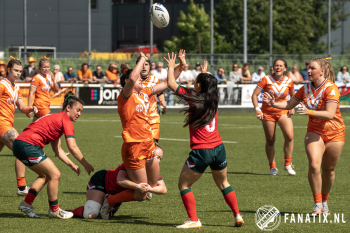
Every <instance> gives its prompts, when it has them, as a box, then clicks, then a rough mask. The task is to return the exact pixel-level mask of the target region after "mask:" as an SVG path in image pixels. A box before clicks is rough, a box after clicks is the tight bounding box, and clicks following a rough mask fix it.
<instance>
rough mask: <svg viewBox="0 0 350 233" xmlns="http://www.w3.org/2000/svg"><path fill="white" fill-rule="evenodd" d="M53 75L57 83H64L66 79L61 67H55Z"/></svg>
mask: <svg viewBox="0 0 350 233" xmlns="http://www.w3.org/2000/svg"><path fill="white" fill-rule="evenodd" d="M53 75H55V81H56V82H58V83H59V82H62V81H64V77H63V74H62V72H60V66H59V65H54V66H53Z"/></svg>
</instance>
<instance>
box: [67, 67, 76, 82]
mask: <svg viewBox="0 0 350 233" xmlns="http://www.w3.org/2000/svg"><path fill="white" fill-rule="evenodd" d="M64 80H65V81H66V82H70V81H77V76H76V74H75V73H74V72H73V67H71V66H70V67H68V71H67V72H66V73H65V74H64Z"/></svg>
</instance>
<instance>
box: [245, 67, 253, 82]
mask: <svg viewBox="0 0 350 233" xmlns="http://www.w3.org/2000/svg"><path fill="white" fill-rule="evenodd" d="M247 76H248V77H246V78H245V77H243V81H251V80H252V75H251V74H250V71H249V70H247Z"/></svg>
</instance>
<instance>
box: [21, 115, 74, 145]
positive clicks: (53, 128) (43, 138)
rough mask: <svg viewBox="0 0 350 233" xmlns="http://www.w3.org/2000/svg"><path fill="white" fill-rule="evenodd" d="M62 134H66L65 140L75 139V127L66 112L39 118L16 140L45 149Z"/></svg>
mask: <svg viewBox="0 0 350 233" xmlns="http://www.w3.org/2000/svg"><path fill="white" fill-rule="evenodd" d="M62 134H65V138H74V125H73V123H72V121H71V120H70V119H69V117H68V115H67V113H65V112H59V113H54V114H48V115H45V116H43V117H41V118H39V119H38V120H36V121H34V122H33V123H31V124H30V125H29V126H28V127H27V128H25V129H24V130H23V132H22V133H21V134H20V135H19V136H18V137H17V138H16V140H20V141H23V142H28V143H30V144H32V145H35V146H39V147H41V148H44V146H45V145H47V144H49V143H50V142H52V141H55V140H57V139H59V138H60V137H61V136H62Z"/></svg>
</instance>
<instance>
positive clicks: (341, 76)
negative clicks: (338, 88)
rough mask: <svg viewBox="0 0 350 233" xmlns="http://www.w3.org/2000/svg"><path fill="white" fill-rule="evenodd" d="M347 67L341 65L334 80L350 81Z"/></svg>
mask: <svg viewBox="0 0 350 233" xmlns="http://www.w3.org/2000/svg"><path fill="white" fill-rule="evenodd" d="M348 71H349V69H348V67H347V66H343V67H342V68H341V69H340V71H339V72H338V74H337V79H336V80H335V81H336V82H343V83H348V82H349V81H350V76H349V72H348Z"/></svg>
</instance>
